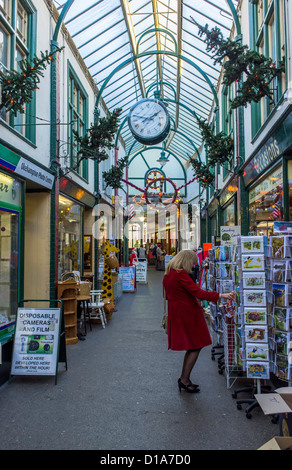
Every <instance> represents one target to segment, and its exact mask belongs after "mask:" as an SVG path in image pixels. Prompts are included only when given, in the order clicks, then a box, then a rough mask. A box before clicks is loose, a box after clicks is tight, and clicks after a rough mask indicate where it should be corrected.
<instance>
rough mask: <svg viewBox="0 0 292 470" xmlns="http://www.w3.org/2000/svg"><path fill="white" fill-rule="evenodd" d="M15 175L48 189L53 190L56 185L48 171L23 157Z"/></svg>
mask: <svg viewBox="0 0 292 470" xmlns="http://www.w3.org/2000/svg"><path fill="white" fill-rule="evenodd" d="M15 173H17V174H18V175H21V176H24V177H25V178H27V179H29V180H31V181H34V182H35V183H38V184H40V185H42V186H45V187H46V188H48V189H52V187H53V184H54V176H53V175H52V174H51V173H49V172H48V171H46V170H43V169H42V168H40V167H39V166H37V165H35V164H34V163H32V162H30V161H29V160H26V159H25V158H23V157H21V159H20V160H19V162H18V164H17V167H16V168H15Z"/></svg>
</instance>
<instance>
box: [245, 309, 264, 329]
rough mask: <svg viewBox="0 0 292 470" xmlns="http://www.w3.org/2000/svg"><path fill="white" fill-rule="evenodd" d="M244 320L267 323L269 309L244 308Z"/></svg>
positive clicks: (246, 321) (247, 322)
mask: <svg viewBox="0 0 292 470" xmlns="http://www.w3.org/2000/svg"><path fill="white" fill-rule="evenodd" d="M244 321H245V323H246V324H250V325H252V324H254V323H256V324H258V325H266V324H267V310H266V308H247V307H245V308H244Z"/></svg>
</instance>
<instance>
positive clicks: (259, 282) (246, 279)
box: [242, 271, 266, 289]
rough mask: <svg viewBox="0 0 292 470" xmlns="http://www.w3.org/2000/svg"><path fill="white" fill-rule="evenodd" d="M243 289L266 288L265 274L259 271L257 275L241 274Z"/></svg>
mask: <svg viewBox="0 0 292 470" xmlns="http://www.w3.org/2000/svg"><path fill="white" fill-rule="evenodd" d="M242 281H243V288H244V289H265V288H266V274H265V272H263V271H261V272H259V273H247V272H244V273H243V274H242Z"/></svg>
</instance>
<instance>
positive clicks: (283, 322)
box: [272, 307, 292, 331]
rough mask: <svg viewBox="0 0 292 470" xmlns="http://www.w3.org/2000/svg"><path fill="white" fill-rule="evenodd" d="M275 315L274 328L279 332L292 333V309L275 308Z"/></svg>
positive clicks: (273, 317)
mask: <svg viewBox="0 0 292 470" xmlns="http://www.w3.org/2000/svg"><path fill="white" fill-rule="evenodd" d="M273 313H274V315H273V316H272V319H273V323H272V326H274V327H275V328H276V330H279V331H290V330H292V309H291V308H281V307H274V312H273Z"/></svg>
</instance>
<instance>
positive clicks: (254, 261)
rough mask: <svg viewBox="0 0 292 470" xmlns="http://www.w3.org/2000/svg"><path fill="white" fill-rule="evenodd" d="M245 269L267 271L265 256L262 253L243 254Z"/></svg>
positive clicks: (243, 267)
mask: <svg viewBox="0 0 292 470" xmlns="http://www.w3.org/2000/svg"><path fill="white" fill-rule="evenodd" d="M241 259H242V270H243V271H265V256H264V255H262V254H260V255H256V254H250V255H247V254H242V256H241Z"/></svg>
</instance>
